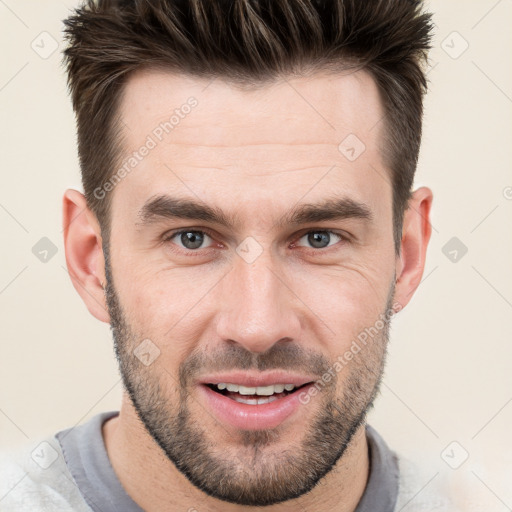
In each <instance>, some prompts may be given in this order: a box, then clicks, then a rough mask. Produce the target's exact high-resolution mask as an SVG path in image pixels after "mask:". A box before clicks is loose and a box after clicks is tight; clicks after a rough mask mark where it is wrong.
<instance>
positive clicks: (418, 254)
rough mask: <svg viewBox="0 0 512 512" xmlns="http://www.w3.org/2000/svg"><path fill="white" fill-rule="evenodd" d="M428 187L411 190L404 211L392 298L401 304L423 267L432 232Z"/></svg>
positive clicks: (414, 287)
mask: <svg viewBox="0 0 512 512" xmlns="http://www.w3.org/2000/svg"><path fill="white" fill-rule="evenodd" d="M432 199H433V195H432V191H431V190H430V189H429V188H427V187H421V188H419V189H418V190H416V191H414V193H413V194H412V197H411V199H410V200H409V203H408V208H407V210H406V211H405V213H404V223H403V230H402V242H401V253H400V256H399V257H397V261H396V276H397V281H396V286H395V297H394V298H395V301H396V302H398V303H399V304H400V306H401V307H402V308H403V307H405V306H406V305H407V304H408V302H409V301H410V300H411V298H412V295H413V293H414V292H415V291H416V289H417V288H418V286H419V284H420V282H421V276H422V275H423V270H424V269H425V258H426V253H427V246H428V242H429V240H430V235H431V233H432V225H431V224H430V207H431V206H432Z"/></svg>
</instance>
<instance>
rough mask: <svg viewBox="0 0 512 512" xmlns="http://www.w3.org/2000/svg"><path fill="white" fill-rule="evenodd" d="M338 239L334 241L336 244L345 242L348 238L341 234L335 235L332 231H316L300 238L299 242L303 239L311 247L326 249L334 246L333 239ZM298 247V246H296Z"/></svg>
mask: <svg viewBox="0 0 512 512" xmlns="http://www.w3.org/2000/svg"><path fill="white" fill-rule="evenodd" d="M333 236H334V237H335V238H337V240H334V242H339V241H344V240H346V238H345V237H344V236H342V235H340V234H339V233H335V232H334V231H330V230H315V231H308V232H307V233H305V234H304V235H303V236H301V237H300V239H299V240H302V239H303V238H306V241H307V243H308V244H311V247H313V248H314V249H325V248H327V247H330V246H331V245H333V244H330V242H332V241H333V240H332V237H333ZM294 245H297V244H294Z"/></svg>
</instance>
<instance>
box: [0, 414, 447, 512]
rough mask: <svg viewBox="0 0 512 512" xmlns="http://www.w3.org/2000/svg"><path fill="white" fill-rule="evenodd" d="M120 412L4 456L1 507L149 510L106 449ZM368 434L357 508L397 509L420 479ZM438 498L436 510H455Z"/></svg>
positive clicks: (359, 511)
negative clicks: (366, 469) (106, 433)
mask: <svg viewBox="0 0 512 512" xmlns="http://www.w3.org/2000/svg"><path fill="white" fill-rule="evenodd" d="M117 414H119V413H118V412H117V411H113V412H105V413H101V414H98V415H96V416H95V417H93V418H91V419H90V420H89V421H87V422H86V423H85V424H83V425H80V426H77V427H73V428H69V429H66V430H63V431H60V432H58V433H57V434H56V435H55V436H52V437H49V438H47V439H45V440H43V441H41V442H40V443H38V444H35V445H33V446H31V447H30V449H29V450H26V451H25V452H24V453H23V454H21V456H19V457H18V461H17V462H11V463H8V464H6V463H4V464H2V463H1V462H0V511H1V512H14V511H16V512H20V511H25V510H26V511H30V512H43V511H44V512H54V511H55V512H57V511H58V512H68V511H73V512H91V510H92V511H94V512H119V511H120V512H144V511H143V510H142V509H141V508H140V507H139V506H138V505H137V504H136V503H135V502H134V501H133V500H132V499H131V498H130V496H128V494H127V493H126V491H125V490H124V488H123V486H122V485H121V482H120V481H119V480H118V478H117V476H116V474H115V472H114V470H113V468H112V466H111V464H110V460H109V458H108V455H107V451H106V449H105V443H104V441H103V436H102V425H103V423H104V422H105V421H106V420H107V419H109V418H111V417H113V416H115V415H117ZM366 435H367V439H368V445H369V456H370V474H369V478H368V482H367V486H366V489H365V491H364V494H363V496H362V498H361V500H360V502H359V504H358V506H357V508H356V511H355V512H376V511H378V512H395V511H397V510H399V507H400V506H402V505H403V504H406V503H408V500H409V496H411V497H414V492H415V483H413V482H414V479H413V478H411V475H410V471H409V470H408V471H407V473H409V476H407V479H406V480H405V481H404V479H403V475H402V474H401V472H400V471H399V460H398V457H397V456H396V454H395V453H394V452H392V451H391V450H390V449H389V448H388V446H387V445H386V443H385V442H384V440H383V439H382V438H381V437H380V435H379V434H378V433H377V432H376V431H375V430H374V429H373V428H372V427H371V426H369V425H367V426H366ZM399 487H400V494H399ZM435 500H436V501H435V505H436V507H435V508H430V510H449V509H448V508H446V509H445V508H441V505H443V503H444V502H443V501H442V500H439V498H438V497H436V498H435ZM429 504H430V505H434V502H431V501H427V506H430V505H429ZM424 505H425V503H424ZM407 510H408V511H409V510H416V509H415V508H414V507H410V508H409V507H408V508H407ZM417 510H428V509H427V508H425V509H423V508H421V509H420V508H418V509H417Z"/></svg>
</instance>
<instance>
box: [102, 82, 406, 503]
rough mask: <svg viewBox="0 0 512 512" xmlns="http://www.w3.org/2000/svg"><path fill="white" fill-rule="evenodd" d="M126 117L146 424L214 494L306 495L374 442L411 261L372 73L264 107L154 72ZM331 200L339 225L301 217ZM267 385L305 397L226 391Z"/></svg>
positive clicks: (252, 499)
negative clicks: (360, 445)
mask: <svg viewBox="0 0 512 512" xmlns="http://www.w3.org/2000/svg"><path fill="white" fill-rule="evenodd" d="M187 100H188V102H187ZM187 104H188V105H189V107H190V108H188V107H184V105H187ZM176 109H177V111H176ZM121 114H122V120H123V123H124V127H123V137H124V139H123V147H124V148H125V150H126V154H125V160H123V163H124V162H128V165H127V167H125V169H129V171H128V172H125V173H122V174H121V175H120V177H122V176H123V175H125V176H124V177H122V179H121V180H120V182H119V183H117V184H116V185H115V188H114V190H113V191H112V192H109V193H111V194H113V196H112V210H111V213H112V217H111V236H110V243H109V247H110V249H109V253H108V258H107V268H106V270H107V283H108V284H107V301H108V306H109V313H110V316H111V323H112V328H113V332H114V337H115V343H116V351H117V355H118V358H119V360H120V364H121V372H122V375H123V379H124V383H125V386H126V388H127V390H128V392H129V394H130V398H131V400H132V402H133V404H134V407H135V409H136V411H137V413H138V414H139V416H140V418H141V419H142V421H143V423H144V424H145V426H146V429H147V430H148V432H149V433H150V434H151V436H152V437H153V438H154V439H155V440H156V441H157V442H158V444H159V445H160V447H161V448H162V449H163V450H164V452H165V453H166V454H167V456H168V457H169V458H170V460H172V462H173V463H174V464H175V465H176V466H177V467H178V468H179V469H180V470H181V471H182V472H183V473H184V474H185V475H186V476H187V477H188V478H189V480H190V481H191V482H192V483H194V484H195V485H196V486H198V487H199V488H201V489H202V490H203V491H205V492H206V493H208V494H210V495H213V496H216V497H217V498H220V499H223V500H227V501H232V502H236V503H241V504H246V505H249V504H250V505H268V504H272V503H277V502H280V501H284V500H287V499H291V498H293V497H297V496H300V495H301V494H303V493H305V492H307V491H309V490H310V489H312V487H313V486H314V485H315V484H316V483H317V482H318V481H319V480H320V479H321V478H322V477H323V476H324V475H325V474H326V473H328V472H329V470H331V469H332V468H333V466H334V465H335V464H336V462H337V460H338V459H339V458H340V457H341V456H342V455H343V453H344V451H345V448H346V447H347V445H348V444H349V442H350V440H351V439H352V437H353V435H354V433H355V432H356V431H357V430H358V428H360V427H361V425H362V422H363V420H364V415H365V413H366V411H367V410H368V408H369V407H370V405H371V403H372V401H373V398H374V396H375V393H376V391H377V388H378V384H379V381H380V377H381V374H382V368H383V364H384V359H385V353H386V344H387V332H388V331H387V329H388V322H387V321H384V322H383V321H382V319H383V316H384V315H387V317H389V309H390V308H391V304H392V303H393V291H394V287H393V285H394V277H395V270H396V269H395V265H396V258H395V253H394V245H393V231H392V226H393V224H392V187H391V183H390V178H389V174H390V173H389V170H387V169H385V168H384V166H383V162H382V159H381V151H380V146H379V144H380V142H381V141H380V136H381V128H382V123H379V121H380V120H381V119H382V117H383V109H382V106H381V104H380V100H379V95H378V91H377V87H376V85H375V84H374V82H373V80H372V79H371V78H370V77H369V76H368V75H367V74H365V73H364V72H357V73H352V74H348V73H347V74H345V75H335V76H334V75H331V76H327V75H315V76H313V77H310V78H309V79H305V78H302V79H291V78H290V79H287V80H282V81H278V82H276V83H275V84H273V85H266V86H264V87H261V88H259V89H258V90H249V89H246V90H241V89H236V88H233V87H232V86H229V85H228V84H226V83H225V82H222V81H221V80H220V79H217V80H215V81H213V82H212V83H209V82H208V81H203V80H199V79H192V78H186V77H183V76H178V75H175V74H171V73H164V72H158V73H157V72H144V73H139V74H137V75H135V76H133V77H132V78H131V79H130V81H129V82H128V84H127V87H126V91H125V95H124V98H123V102H122V107H121ZM173 115H174V118H172V116H173ZM171 119H172V120H171ZM178 119H179V120H178ZM165 122H170V123H169V124H168V125H165V124H162V123H165ZM166 131H167V132H168V133H166ZM356 137H357V138H356ZM342 141H344V142H343V143H342ZM340 143H342V144H341V150H340V148H339V146H340ZM362 144H364V151H362V149H363V146H362ZM142 146H145V147H146V148H148V149H147V150H143V149H141V147H142ZM134 151H135V152H137V153H136V155H133V152H134ZM361 151H362V152H361ZM131 156H133V157H134V158H135V159H136V161H135V160H132V161H128V159H129V158H130V157H131ZM166 198H167V199H166ZM169 198H172V199H173V200H175V199H180V200H186V201H192V202H195V203H198V204H199V205H200V206H202V207H205V206H208V207H209V208H210V209H211V211H214V212H216V213H217V214H222V215H217V216H216V218H215V219H214V218H213V217H212V216H209V217H208V216H206V215H204V214H203V215H199V214H198V213H197V211H196V210H197V209H194V208H191V207H190V205H185V204H184V203H181V205H178V206H179V207H178V208H175V207H174V206H173V204H172V201H171V200H170V199H169ZM328 201H330V204H331V206H332V205H335V204H336V205H337V208H338V210H339V212H340V215H338V216H336V217H333V216H331V217H330V218H326V217H325V216H323V217H322V215H319V214H317V215H316V217H315V216H314V215H313V214H312V213H313V212H312V211H309V212H307V211H302V213H303V215H295V216H292V213H294V212H295V213H297V211H298V209H300V208H301V207H302V206H304V205H305V204H307V205H309V206H318V205H321V206H325V205H326V204H327V202H328ZM170 213H174V215H170ZM307 213H309V215H305V214H307ZM187 215H189V216H191V217H193V218H187ZM222 219H224V221H225V222H220V220H222ZM176 233H178V234H176ZM362 333H366V337H365V336H363V335H362ZM368 333H371V334H370V336H368ZM363 340H364V342H363ZM141 343H142V344H141ZM354 343H355V344H356V345H354ZM355 347H358V349H359V350H358V349H357V348H355ZM347 351H351V352H352V355H353V357H350V356H345V355H344V354H345V353H346V352H347ZM336 361H338V364H335V362H336ZM260 377H263V378H266V377H268V380H267V381H256V380H251V379H252V378H253V379H258V378H260ZM314 381H321V384H320V385H318V384H317V386H316V388H315V386H314V384H312V383H313V382H314ZM258 382H259V383H262V382H264V383H265V385H268V384H272V383H273V384H276V385H279V384H294V383H295V385H296V388H297V387H299V386H301V385H302V384H306V385H305V386H304V387H302V388H301V389H296V390H295V391H292V392H291V393H287V392H286V390H284V391H281V388H280V387H279V386H277V390H274V393H275V396H274V397H272V398H270V399H269V398H268V397H266V396H265V395H259V396H253V395H255V394H256V393H257V392H258V391H256V393H254V391H253V392H251V393H249V394H248V395H245V394H241V393H239V392H236V388H234V389H235V391H234V392H233V391H231V392H229V393H228V392H227V391H226V390H222V391H221V390H219V389H218V387H216V386H215V384H218V383H231V384H241V385H245V386H246V387H249V388H250V387H255V386H256V385H257V384H258ZM308 383H309V384H308ZM221 387H222V386H221ZM239 391H243V392H247V390H244V389H243V388H242V389H241V390H240V389H239ZM249 391H250V390H249ZM259 391H261V390H259ZM269 392H272V390H271V391H269ZM258 401H260V402H262V403H258ZM244 402H245V403H244ZM263 402H268V403H263Z"/></svg>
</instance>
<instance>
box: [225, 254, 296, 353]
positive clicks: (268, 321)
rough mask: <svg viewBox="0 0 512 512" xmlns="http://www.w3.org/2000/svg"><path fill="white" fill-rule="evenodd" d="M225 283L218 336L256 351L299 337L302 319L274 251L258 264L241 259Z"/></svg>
mask: <svg viewBox="0 0 512 512" xmlns="http://www.w3.org/2000/svg"><path fill="white" fill-rule="evenodd" d="M233 265H234V268H233V269H232V271H231V272H230V273H229V274H228V276H227V282H226V283H224V288H223V296H222V298H221V302H220V306H219V308H220V313H219V314H220V321H219V323H218V335H219V336H220V337H221V339H223V340H224V341H226V340H231V341H235V342H237V343H239V344H241V345H243V346H244V347H245V348H246V349H247V350H250V351H252V352H264V351H266V350H268V349H269V348H270V347H271V346H272V345H273V344H275V343H277V342H278V341H279V340H282V339H284V338H287V339H296V338H298V336H299V327H300V326H299V320H298V318H297V316H296V315H295V314H294V311H293V304H292V301H291V297H292V296H293V294H292V293H291V291H290V290H289V289H288V287H287V284H286V280H285V278H284V276H282V275H281V272H280V270H279V265H278V263H277V262H276V260H275V258H274V257H273V256H272V254H271V252H270V249H266V250H264V251H263V252H262V253H261V254H260V255H259V256H258V257H257V258H256V259H255V260H254V261H252V262H248V261H246V260H245V259H244V258H243V257H239V256H237V257H236V258H235V260H234V262H233Z"/></svg>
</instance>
